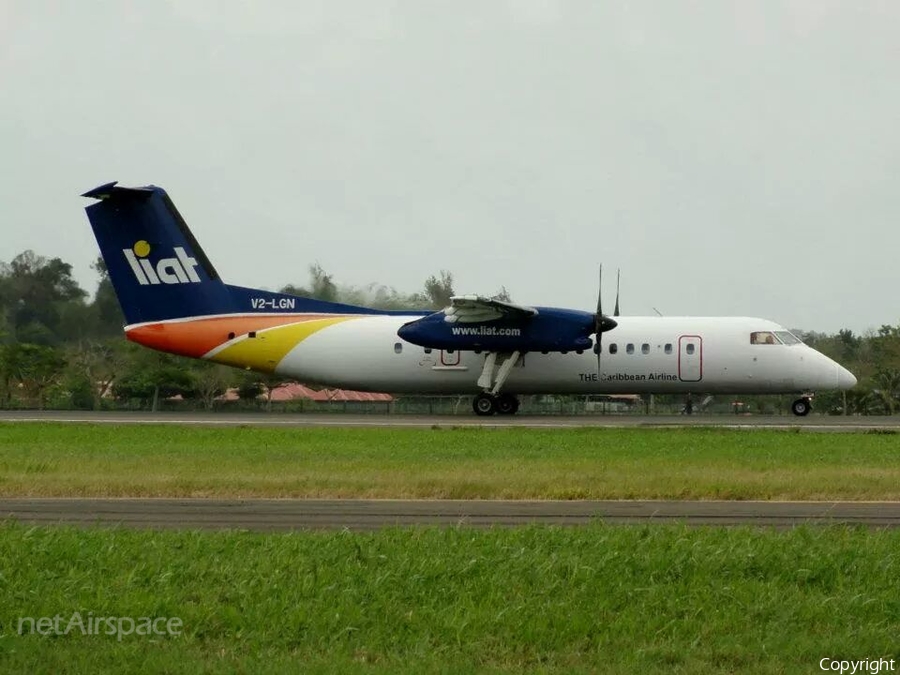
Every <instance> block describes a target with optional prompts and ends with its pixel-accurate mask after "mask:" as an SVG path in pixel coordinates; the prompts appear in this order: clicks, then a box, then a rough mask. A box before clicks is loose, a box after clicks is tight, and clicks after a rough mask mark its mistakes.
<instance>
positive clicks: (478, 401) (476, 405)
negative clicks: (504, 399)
mask: <svg viewBox="0 0 900 675" xmlns="http://www.w3.org/2000/svg"><path fill="white" fill-rule="evenodd" d="M472 410H474V411H475V414H476V415H481V416H483V417H487V416H489V415H493V414H494V413H495V412H497V402H496V401H495V400H494V397H493V396H491V395H490V394H486V393H484V392H482V393H481V394H478V396H476V397H475V400H474V401H472Z"/></svg>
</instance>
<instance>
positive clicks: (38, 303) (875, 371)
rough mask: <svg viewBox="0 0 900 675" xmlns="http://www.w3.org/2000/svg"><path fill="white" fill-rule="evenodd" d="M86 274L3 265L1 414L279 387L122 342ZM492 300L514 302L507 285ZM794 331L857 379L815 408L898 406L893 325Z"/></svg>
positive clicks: (376, 297) (445, 276)
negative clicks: (79, 277)
mask: <svg viewBox="0 0 900 675" xmlns="http://www.w3.org/2000/svg"><path fill="white" fill-rule="evenodd" d="M92 267H93V269H95V270H96V271H97V272H98V273H99V275H100V281H99V283H98V285H97V288H96V289H95V291H94V293H93V295H90V294H89V293H88V292H87V291H85V290H84V289H83V288H81V286H79V284H78V282H77V281H76V280H75V279H74V278H73V276H72V266H71V265H70V264H69V263H66V262H65V261H63V260H61V259H60V258H46V257H43V256H40V255H37V254H36V253H34V252H33V251H25V252H23V253H20V254H19V255H17V256H16V257H14V258H13V259H12V260H11V261H9V262H0V408H11V407H36V408H44V407H65V408H79V409H96V408H100V407H108V406H110V405H123V406H124V405H128V406H131V407H150V408H155V407H156V406H157V405H158V403H159V401H160V400H162V399H165V398H170V397H173V396H181V397H182V398H185V399H191V400H193V401H196V404H197V405H202V406H204V407H209V408H211V407H213V405H214V402H215V400H216V398H217V397H219V396H220V395H221V394H222V393H223V392H224V391H225V390H226V389H228V388H230V387H236V388H237V389H238V392H239V394H240V396H241V397H242V398H246V399H255V398H256V397H257V396H259V395H260V394H261V393H263V392H265V391H267V390H271V388H272V387H273V386H275V385H277V384H279V383H280V380H279V379H278V378H277V377H274V376H269V377H267V376H264V375H261V374H258V373H251V372H246V371H239V370H236V369H232V368H228V367H225V366H219V365H216V364H211V363H208V362H205V361H198V360H194V359H186V358H182V357H178V356H173V355H170V354H163V353H161V352H155V351H152V350H149V349H146V348H143V347H140V346H138V345H135V344H133V343H131V342H128V341H127V340H125V339H123V334H122V326H123V324H124V317H123V315H122V312H121V309H120V307H119V303H118V300H117V299H116V295H115V292H114V291H113V287H112V284H111V283H110V281H109V278H108V276H107V274H106V267H105V265H104V264H103V260H102V259H101V258H98V259H97V261H96V262H95V263H94V264H93V265H92ZM279 290H280V291H281V292H283V293H290V294H293V295H298V296H302V297H308V298H315V299H320V300H328V301H332V302H344V303H349V304H356V305H364V306H367V307H375V308H379V309H435V310H437V309H441V308H443V307H446V306H447V305H448V304H449V302H450V297H451V296H452V295H453V294H454V290H453V275H452V274H451V273H450V272H449V271H446V270H441V271H440V272H439V273H438V274H435V275H432V276H430V277H429V278H428V279H426V280H425V282H424V284H423V287H422V289H421V290H420V291H417V292H414V293H402V292H399V291H397V290H396V289H395V288H393V287H391V286H385V285H382V284H369V285H367V286H364V287H357V286H350V285H345V284H339V283H337V282H336V281H335V280H334V278H333V277H332V275H330V274H328V273H327V272H326V271H325V270H324V269H323V268H322V267H321V266H320V265H318V264H314V265H311V266H310V267H309V278H308V280H307V283H306V284H305V285H295V284H287V285H285V286H284V287H282V288H281V289H279ZM493 297H496V298H498V299H502V300H506V301H510V300H511V298H510V297H509V293H508V292H507V291H506V289H505V288H501V289H500V290H499V291H498V292H497V293H496V294H495V295H494V296H493ZM799 333H800V334H801V337H802V338H803V339H804V340H805V341H806V342H807V344H809V345H810V346H812V347H814V348H816V349H818V350H819V351H821V352H823V353H825V354H827V355H828V356H831V357H832V358H834V359H836V360H837V361H839V362H840V363H842V364H843V365H845V366H846V367H847V368H849V369H850V370H851V371H853V373H854V374H855V375H856V376H857V377H858V378H859V381H860V383H859V385H858V386H857V387H856V388H855V389H853V390H852V391H850V392H847V395H846V400H845V397H844V396H843V395H842V394H840V393H837V392H831V393H823V394H821V395H820V396H819V398H818V408H819V409H820V410H833V409H840V408H842V407H843V406H844V405H845V404H846V406H847V409H848V412H851V413H859V414H878V413H887V414H893V413H894V412H895V411H896V410H898V409H900V326H893V325H887V324H885V325H883V326H881V328H879V329H878V330H875V331H871V332H868V333H866V334H865V335H856V334H854V333H853V332H852V331H850V330H841V331H838V333H836V334H833V335H831V334H825V333H818V332H813V331H810V332H804V331H799Z"/></svg>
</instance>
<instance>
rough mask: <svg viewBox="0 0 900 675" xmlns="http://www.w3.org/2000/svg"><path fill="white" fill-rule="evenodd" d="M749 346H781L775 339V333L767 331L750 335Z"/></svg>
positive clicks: (759, 331)
mask: <svg viewBox="0 0 900 675" xmlns="http://www.w3.org/2000/svg"><path fill="white" fill-rule="evenodd" d="M750 344H751V345H777V344H781V342H780V341H779V340H778V338H776V337H775V333H773V332H772V331H768V330H758V331H756V332H755V333H750Z"/></svg>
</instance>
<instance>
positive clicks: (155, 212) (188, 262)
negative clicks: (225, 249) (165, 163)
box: [82, 183, 235, 324]
mask: <svg viewBox="0 0 900 675" xmlns="http://www.w3.org/2000/svg"><path fill="white" fill-rule="evenodd" d="M82 196H84V197H93V198H95V199H99V200H100V201H98V202H97V203H95V204H91V205H90V206H88V207H87V208H86V209H85V210H86V211H87V215H88V219H89V220H90V221H91V227H92V228H93V230H94V236H95V237H96V238H97V243H98V244H99V245H100V252H101V253H102V254H103V260H104V261H105V262H106V267H107V269H108V270H109V278H110V281H112V284H113V287H114V288H115V291H116V295H117V296H118V298H119V304H121V305H122V311H123V312H124V313H125V319H126V321H127V322H128V323H129V324H135V323H145V322H148V321H161V320H165V319H173V318H180V317H189V316H202V315H208V314H227V313H229V312H232V311H234V309H235V308H234V305H233V301H232V298H231V294H230V293H229V291H228V288H227V287H226V286H225V284H223V283H222V281H221V279H219V275H218V273H217V272H216V270H215V268H214V267H213V266H212V264H211V263H210V262H209V259H208V258H207V257H206V254H205V253H203V249H201V248H200V245H199V244H198V243H197V240H196V239H195V238H194V235H193V234H191V231H190V230H189V229H188V226H187V224H186V223H185V222H184V219H183V218H182V217H181V215H180V214H179V213H178V209H176V208H175V205H174V204H173V203H172V200H171V199H169V195H167V194H166V191H165V190H163V189H162V188H158V187H154V186H149V187H142V188H126V187H117V186H116V184H115V183H109V184H107V185H102V186H100V187H98V188H94V189H93V190H90V191H89V192H86V193H84V195H82Z"/></svg>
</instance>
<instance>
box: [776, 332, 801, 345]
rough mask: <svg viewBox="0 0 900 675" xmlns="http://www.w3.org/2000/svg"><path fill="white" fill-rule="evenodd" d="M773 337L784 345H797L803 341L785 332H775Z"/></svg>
mask: <svg viewBox="0 0 900 675" xmlns="http://www.w3.org/2000/svg"><path fill="white" fill-rule="evenodd" d="M775 335H777V336H778V339H780V340H781V341H782V342H783V343H784V344H786V345H799V344H800V343H802V342H803V340H801V339H800V338H798V337H797V336H796V335H794V334H793V333H791V332H790V331H787V330H776V331H775Z"/></svg>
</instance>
